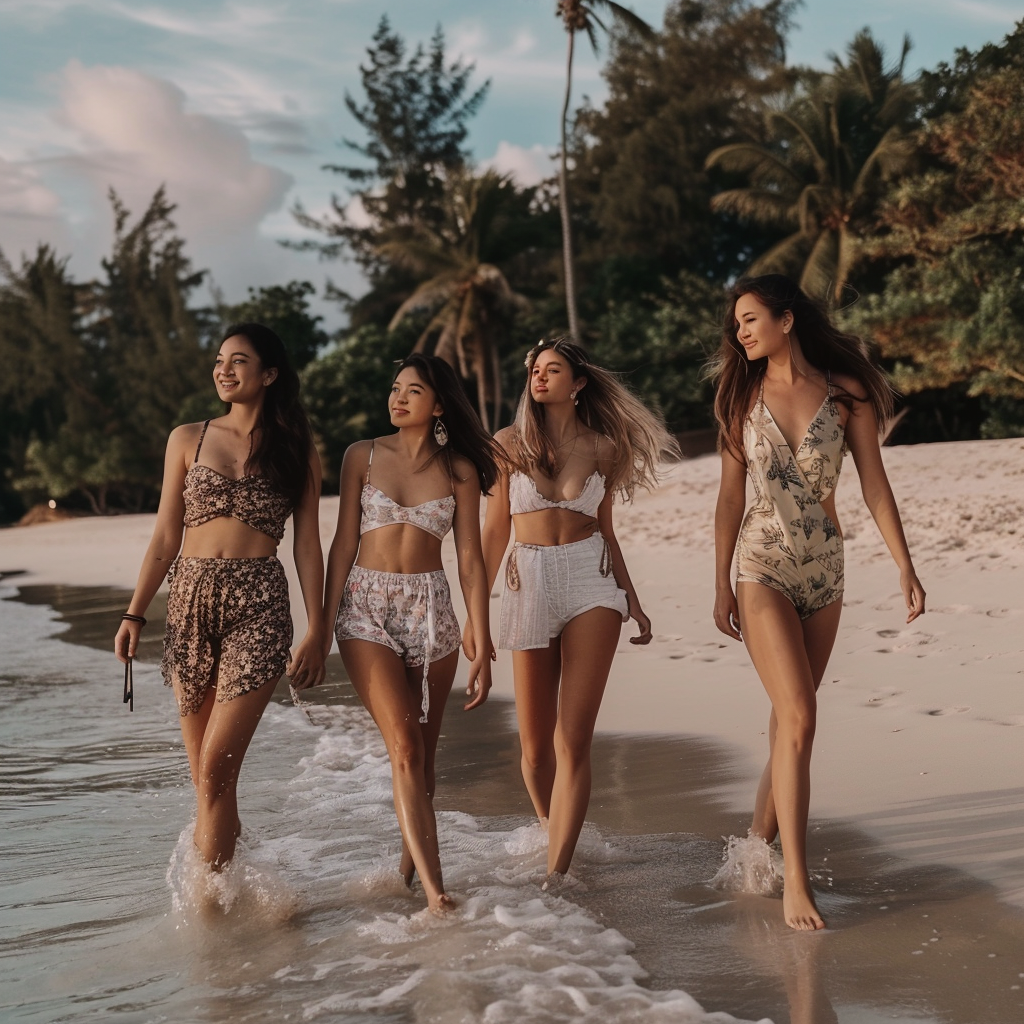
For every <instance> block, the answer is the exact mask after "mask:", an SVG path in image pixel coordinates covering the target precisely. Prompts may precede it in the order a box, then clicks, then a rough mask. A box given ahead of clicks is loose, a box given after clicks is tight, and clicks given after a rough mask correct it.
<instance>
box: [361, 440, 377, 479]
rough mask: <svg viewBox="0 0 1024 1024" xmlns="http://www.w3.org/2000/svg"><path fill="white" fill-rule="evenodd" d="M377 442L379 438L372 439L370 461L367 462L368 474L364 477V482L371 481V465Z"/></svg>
mask: <svg viewBox="0 0 1024 1024" xmlns="http://www.w3.org/2000/svg"><path fill="white" fill-rule="evenodd" d="M376 443H377V439H376V438H375V437H374V438H371V439H370V461H369V462H367V463H366V476H365V477H364V478H363V483H364V484H368V483H369V482H370V467H371V466H372V465H373V446H374V445H375V444H376Z"/></svg>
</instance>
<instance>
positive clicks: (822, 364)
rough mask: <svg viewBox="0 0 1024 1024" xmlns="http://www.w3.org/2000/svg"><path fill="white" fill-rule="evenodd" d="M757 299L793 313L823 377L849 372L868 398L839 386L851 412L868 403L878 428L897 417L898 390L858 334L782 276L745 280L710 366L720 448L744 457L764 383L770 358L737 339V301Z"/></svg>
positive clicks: (733, 295) (732, 296) (839, 397)
mask: <svg viewBox="0 0 1024 1024" xmlns="http://www.w3.org/2000/svg"><path fill="white" fill-rule="evenodd" d="M744 295H753V296H754V297H755V298H756V299H757V300H758V301H759V302H761V303H762V304H763V305H765V306H766V307H767V308H768V309H769V310H770V311H771V314H772V316H774V317H775V318H776V319H778V318H780V317H781V316H782V315H783V314H784V313H785V312H786V310H789V311H790V312H791V313H792V314H793V332H794V334H795V335H796V337H797V340H798V341H799V344H800V349H801V351H802V352H803V354H804V357H805V358H806V359H807V361H808V362H809V363H810V364H811V365H812V366H813V367H815V369H818V370H820V371H821V372H822V373H823V374H825V373H830V374H837V373H841V374H846V375H847V376H849V377H852V378H853V379H854V380H855V381H856V382H857V383H858V384H859V385H860V386H861V388H862V389H863V391H864V396H863V397H861V396H860V395H852V394H850V392H849V391H847V390H846V389H844V388H842V387H838V386H837V387H836V394H835V397H836V401H837V402H841V403H842V404H843V405H845V406H846V407H847V408H848V409H852V408H853V405H854V403H855V402H864V401H866V402H868V403H870V405H871V408H872V409H873V410H874V413H875V417H876V418H877V420H878V423H879V425H880V426H881V425H882V424H884V423H885V421H886V420H887V419H889V417H891V416H892V406H893V390H892V388H891V387H890V385H889V382H888V381H887V380H886V377H885V374H884V373H883V372H882V371H881V370H880V369H879V368H878V367H877V366H876V365H875V364H874V363H873V362H871V359H870V357H869V356H868V351H867V346H866V345H865V344H864V342H863V341H862V340H861V339H860V338H858V337H857V336H856V335H853V334H844V333H843V332H842V331H840V330H839V328H838V327H836V326H835V324H833V323H832V320H831V318H830V317H829V314H828V310H827V309H826V308H825V306H824V304H822V303H820V302H816V301H815V300H814V299H812V298H810V297H809V296H808V295H807V294H806V293H805V292H804V291H803V290H802V289H801V288H800V286H799V285H798V284H797V283H796V282H795V281H793V280H791V279H790V278H788V277H786V276H785V275H783V274H764V275H763V276H761V277H749V278H743V279H741V280H740V281H737V282H736V285H735V286H734V287H733V289H732V290H731V291H730V293H729V305H728V307H727V309H726V313H725V320H724V322H723V324H722V344H721V347H720V348H719V350H718V353H717V354H716V355H715V356H714V357H713V358H712V360H711V361H710V363H709V364H708V368H707V375H708V377H710V378H711V380H713V381H714V382H715V385H716V387H717V391H716V393H715V419H716V420H717V421H718V440H719V446H720V447H725V448H727V449H729V451H731V452H732V453H733V454H735V455H738V456H740V457H741V458H742V456H743V421H744V420H745V419H746V416H747V414H748V412H749V411H750V406H751V404H752V402H753V398H754V394H755V393H756V392H757V389H758V388H759V387H760V384H761V381H762V380H763V379H764V375H765V371H766V370H767V368H768V359H767V358H763V359H753V360H751V359H748V358H747V353H746V351H745V349H744V348H743V346H742V345H741V344H740V342H739V339H738V337H737V331H738V329H737V326H736V303H737V302H738V301H739V299H740V298H741V297H742V296H744Z"/></svg>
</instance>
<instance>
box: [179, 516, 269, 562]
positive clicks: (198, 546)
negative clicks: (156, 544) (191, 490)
mask: <svg viewBox="0 0 1024 1024" xmlns="http://www.w3.org/2000/svg"><path fill="white" fill-rule="evenodd" d="M277 543H278V542H277V541H276V540H275V539H274V538H273V537H271V536H270V535H269V534H267V533H261V532H260V531H259V530H255V529H253V527H251V526H246V524H245V523H243V522H241V520H238V519H235V518H233V517H232V516H218V517H217V518H216V519H211V520H210V521H209V522H207V523H203V524H202V525H201V526H189V527H186V529H185V542H184V544H182V546H181V555H182V558H269V557H270V556H271V555H276V554H277Z"/></svg>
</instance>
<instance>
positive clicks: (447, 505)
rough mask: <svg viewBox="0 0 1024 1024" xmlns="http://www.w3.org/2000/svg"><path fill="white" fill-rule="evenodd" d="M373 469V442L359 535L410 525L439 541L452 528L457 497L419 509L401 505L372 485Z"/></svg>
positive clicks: (361, 498)
mask: <svg viewBox="0 0 1024 1024" xmlns="http://www.w3.org/2000/svg"><path fill="white" fill-rule="evenodd" d="M371 465H373V442H372V441H371V442H370V461H369V462H368V463H367V464H366V480H365V482H364V483H363V490H362V492H361V494H360V496H359V507H360V509H361V513H362V514H361V515H360V517H359V535H360V536H362V535H363V534H364V533H369V532H370V531H371V530H379V529H380V528H381V527H382V526H393V525H395V524H396V523H408V524H409V525H410V526H416V527H419V529H421V530H426V531H427V533H429V534H432V535H433V536H435V537H436V538H437V539H438V540H443V539H444V536H445V534H446V533H447V532H448V531H449V530H450V529H451V528H452V520H453V519H454V518H455V495H454V494H447V495H445V496H444V497H443V498H434V499H433V500H432V501H424V502H421V503H420V504H419V505H411V506H409V505H399V504H398V502H397V501H395V500H394V499H393V498H389V497H388V496H387V495H386V494H385V493H384V492H383V491H382V490H381V489H380V488H379V487H374V486H373V484H371V483H370V466H371Z"/></svg>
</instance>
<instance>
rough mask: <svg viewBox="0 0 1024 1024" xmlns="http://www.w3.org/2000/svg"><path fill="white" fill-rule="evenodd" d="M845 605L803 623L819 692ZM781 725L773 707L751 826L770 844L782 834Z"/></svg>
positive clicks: (839, 603) (822, 611)
mask: <svg viewBox="0 0 1024 1024" xmlns="http://www.w3.org/2000/svg"><path fill="white" fill-rule="evenodd" d="M842 607H843V606H842V601H836V602H834V603H833V604H830V605H827V606H826V607H824V608H822V609H820V610H819V611H817V612H815V613H814V614H813V615H812V616H811V617H810V618H808V619H804V620H803V621H802V623H801V624H802V627H803V631H804V649H805V650H806V651H807V660H808V663H809V664H810V666H811V677H812V679H813V680H814V692H815V693H817V692H818V687H819V686H820V685H821V680H822V678H823V677H824V675H825V669H826V668H827V667H828V659H829V658H830V657H831V656H832V648H833V646H834V645H835V640H836V633H837V631H838V629H839V617H840V614H841V612H842ZM778 727H779V726H778V719H777V718H776V717H775V710H774V709H772V713H771V716H770V717H769V719H768V763H767V764H766V765H765V766H764V772H763V773H762V775H761V783H760V785H759V786H758V788H757V799H756V800H755V802H754V819H753V821H752V823H751V826H750V830H751V832H753V833H754V835H757V836H760V837H761V838H762V839H763V840H764V841H765V842H766V843H771V842H773V841H774V840H775V837H776V836H777V835H778V834H779V820H778V816H777V815H776V813H775V798H774V796H773V795H772V755H773V754H774V752H775V734H776V731H777V730H778Z"/></svg>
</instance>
